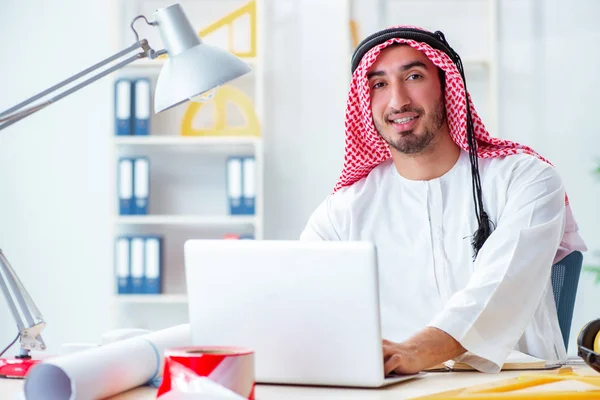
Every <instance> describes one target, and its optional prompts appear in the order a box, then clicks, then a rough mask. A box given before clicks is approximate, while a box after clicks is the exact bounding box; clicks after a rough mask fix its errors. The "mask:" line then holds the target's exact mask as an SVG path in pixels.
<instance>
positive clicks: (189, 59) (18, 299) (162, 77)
mask: <svg viewBox="0 0 600 400" xmlns="http://www.w3.org/2000/svg"><path fill="white" fill-rule="evenodd" d="M153 17H154V20H152V21H148V20H147V19H146V17H144V16H143V15H138V16H137V17H135V18H134V19H133V21H132V22H131V24H130V27H131V29H132V30H133V33H134V34H135V39H136V41H135V43H134V44H133V45H131V46H130V47H128V48H126V49H124V50H122V51H120V52H118V53H116V54H114V55H113V56H111V57H109V58H107V59H105V60H103V61H101V62H99V63H97V64H95V65H93V66H91V67H90V68H87V69H85V70H83V71H81V72H80V73H78V74H76V75H73V76H72V77H70V78H68V79H66V80H64V81H62V82H60V83H58V84H56V85H54V86H52V87H50V88H48V89H46V90H44V91H43V92H40V93H38V94H37V95H35V96H33V97H31V98H29V99H27V100H25V101H23V102H22V103H19V104H17V105H16V106H14V107H11V108H9V109H8V110H6V111H3V112H0V130H3V129H4V128H7V127H8V126H10V125H12V124H14V123H15V122H17V121H19V120H21V119H23V118H26V117H28V116H30V115H31V114H33V113H35V112H37V111H39V110H41V109H43V108H45V107H47V106H48V105H50V104H52V103H54V102H56V101H58V100H60V99H62V98H64V97H66V96H68V95H69V94H71V93H73V92H76V91H78V90H79V89H81V88H83V87H85V86H87V85H89V84H90V83H92V82H94V81H96V80H98V79H100V78H102V77H104V76H106V75H108V74H110V73H111V72H114V71H116V70H118V69H120V68H122V67H124V66H125V65H127V64H129V63H132V62H134V61H136V60H139V59H142V58H149V59H155V58H157V57H159V56H161V55H163V54H166V55H167V56H168V58H167V60H166V62H165V64H164V65H163V67H162V69H161V71H160V74H159V76H158V80H157V82H156V89H155V92H154V111H155V113H159V112H161V111H165V110H168V109H169V108H172V107H175V106H176V105H178V104H181V103H183V102H185V101H187V100H188V99H189V100H195V99H198V100H200V101H202V100H203V99H206V98H210V97H207V93H211V92H212V91H213V90H214V89H216V88H217V87H218V86H220V85H222V84H224V83H226V82H229V81H231V80H233V79H235V78H238V77H240V76H242V75H244V74H246V73H248V72H250V67H249V66H248V64H246V63H245V62H243V61H242V60H241V59H239V58H238V57H236V56H235V55H233V54H231V53H230V52H228V51H226V50H223V49H220V48H218V47H214V46H210V45H207V44H206V43H203V42H202V40H201V39H200V37H199V36H198V35H197V34H196V32H195V31H194V29H193V28H192V25H191V24H190V22H189V20H188V19H187V17H186V15H185V13H184V11H183V9H182V8H181V6H180V5H179V4H174V5H171V6H169V7H165V8H161V9H159V10H157V11H156V12H155V13H154V14H153ZM138 19H143V20H144V21H146V23H147V24H148V25H150V26H155V27H157V28H158V30H159V32H160V36H161V39H162V42H163V44H164V46H165V49H163V50H159V51H155V50H154V49H152V48H151V47H150V45H149V44H148V41H147V40H146V39H142V40H140V39H139V36H138V33H137V31H136V30H135V29H134V27H133V25H134V23H135V21H136V20H138ZM137 49H141V50H142V51H141V52H137V53H136V54H134V55H132V56H130V57H129V58H126V59H124V60H122V61H119V62H118V63H117V64H114V65H112V66H110V67H108V68H106V69H104V70H102V71H101V72H97V73H96V74H95V75H93V76H91V77H89V78H88V79H86V80H85V81H83V82H81V83H78V84H76V85H75V86H73V87H71V88H69V89H67V90H65V91H64V92H62V93H59V94H57V95H53V96H52V97H51V98H50V99H48V100H45V101H40V102H39V103H38V104H36V105H33V106H29V105H30V104H31V103H33V102H35V101H37V100H39V99H42V98H43V97H45V96H48V95H50V94H51V93H53V92H55V91H56V90H57V89H60V88H62V87H64V86H66V85H68V84H69V83H72V82H74V81H76V80H78V79H80V78H82V77H85V76H87V75H88V74H90V73H91V72H93V71H96V70H97V69H99V68H100V67H103V66H105V65H107V64H108V63H111V62H113V61H115V60H118V59H120V58H122V57H124V56H126V55H128V54H129V53H131V52H132V51H134V50H137ZM26 106H29V107H28V108H24V107H26ZM0 288H2V293H3V294H4V297H5V298H6V300H7V302H8V306H9V308H10V311H11V313H12V315H13V317H14V319H15V321H16V323H17V328H18V335H17V337H16V338H15V340H14V341H13V342H12V343H11V344H10V345H9V346H8V347H7V348H6V349H4V351H2V353H0V357H2V355H3V354H4V352H6V351H7V350H8V349H9V348H10V347H11V346H12V345H13V344H14V343H15V342H16V341H17V340H18V339H19V338H20V339H21V340H20V342H21V343H20V344H21V347H20V350H19V353H18V354H17V356H16V357H15V358H13V359H2V358H0V376H3V377H10V378H23V377H24V376H25V375H26V374H27V372H28V370H29V369H30V368H31V367H32V366H33V365H34V364H35V363H37V362H39V360H33V359H32V358H31V355H30V351H31V350H44V349H45V348H46V346H45V344H44V341H43V340H42V336H41V334H40V333H41V331H42V330H43V329H44V327H45V326H46V322H45V321H44V318H43V317H42V314H41V313H40V311H39V310H38V308H37V307H36V305H35V303H34V302H33V300H32V299H31V297H30V296H29V294H28V293H27V291H26V290H25V287H24V286H23V284H22V283H21V281H20V280H19V278H18V277H17V274H16V273H15V271H14V270H13V268H12V267H11V265H10V263H9V262H8V260H7V259H6V257H5V256H4V254H3V253H2V251H1V250H0Z"/></svg>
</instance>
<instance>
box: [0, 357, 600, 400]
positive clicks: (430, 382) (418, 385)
mask: <svg viewBox="0 0 600 400" xmlns="http://www.w3.org/2000/svg"><path fill="white" fill-rule="evenodd" d="M572 368H573V370H575V371H577V372H580V373H590V372H592V371H593V370H592V369H591V368H589V367H588V366H580V365H577V366H573V367H572ZM520 373H521V372H520V371H513V372H501V373H499V374H494V375H491V374H482V373H479V372H431V373H429V374H427V375H426V376H424V377H422V378H418V379H414V380H411V381H407V382H402V383H398V384H396V385H392V386H389V387H386V388H382V389H344V388H324V387H303V386H280V385H257V386H256V400H281V399H285V400H300V399H303V400H304V399H311V400H321V399H323V400H325V399H327V400H329V399H334V400H335V399H340V400H341V399H344V400H401V399H407V398H411V397H417V396H425V395H428V394H433V393H437V392H442V391H445V390H452V389H458V388H462V387H465V386H471V385H478V384H483V383H488V382H494V381H499V380H503V379H510V378H514V377H516V376H519V374H520ZM21 390H23V381H22V380H11V379H2V380H0V399H2V400H4V399H7V400H14V399H15V397H16V395H17V394H18V393H19V392H20V391H21ZM111 399H112V400H134V399H135V400H140V399H142V400H143V399H156V389H151V388H148V387H141V388H137V389H134V390H130V391H128V392H125V393H122V394H120V395H118V396H115V397H112V398H111Z"/></svg>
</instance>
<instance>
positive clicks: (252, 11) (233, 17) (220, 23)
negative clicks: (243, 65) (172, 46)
mask: <svg viewBox="0 0 600 400" xmlns="http://www.w3.org/2000/svg"><path fill="white" fill-rule="evenodd" d="M244 22H248V24H247V25H248V26H246V24H244ZM221 29H227V32H226V33H227V50H229V51H230V52H231V53H233V54H235V55H236V56H238V57H241V58H245V57H248V58H249V57H256V1H254V0H251V1H249V2H248V3H246V4H245V5H243V6H242V7H240V8H237V9H235V10H233V11H232V12H230V13H229V14H227V15H225V16H224V17H223V18H220V19H218V20H216V21H215V22H213V23H211V24H210V25H208V26H206V27H204V28H202V29H201V30H200V31H199V32H198V35H199V36H200V38H201V39H202V40H204V39H206V37H207V36H210V35H211V34H215V33H216V32H218V31H220V30H221ZM246 29H247V32H239V31H240V30H246ZM236 32H238V36H236V35H235V33H236ZM236 38H238V40H239V39H242V38H243V39H248V38H249V43H244V45H242V47H244V48H242V49H240V48H239V47H240V44H239V43H236ZM159 58H162V59H166V58H167V54H163V55H161V56H159Z"/></svg>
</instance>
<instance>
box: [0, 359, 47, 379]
mask: <svg viewBox="0 0 600 400" xmlns="http://www.w3.org/2000/svg"><path fill="white" fill-rule="evenodd" d="M41 361H42V360H34V359H31V358H0V378H16V379H23V378H25V376H26V375H27V372H29V369H30V368H31V367H33V366H34V365H35V364H37V363H39V362H41Z"/></svg>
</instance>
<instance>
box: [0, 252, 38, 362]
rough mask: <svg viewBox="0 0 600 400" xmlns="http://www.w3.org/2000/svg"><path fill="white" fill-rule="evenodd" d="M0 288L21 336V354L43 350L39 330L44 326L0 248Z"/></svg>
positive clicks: (25, 354) (36, 309)
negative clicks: (33, 350)
mask: <svg viewBox="0 0 600 400" xmlns="http://www.w3.org/2000/svg"><path fill="white" fill-rule="evenodd" d="M0 288H1V289H2V292H3V293H4V297H5V298H6V301H7V303H8V307H9V308H10V311H11V313H12V314H13V317H14V319H15V321H16V323H17V328H18V330H19V336H20V337H21V349H22V350H21V356H27V355H28V353H29V350H32V349H40V350H44V349H45V348H46V345H45V344H44V341H43V340H42V336H41V335H40V332H41V331H42V329H44V327H45V326H46V323H45V322H44V317H43V316H42V314H41V313H40V310H39V309H38V308H37V306H36V305H35V303H34V302H33V300H32V299H31V297H30V296H29V293H28V292H27V290H26V289H25V287H24V286H23V284H22V283H21V281H20V280H19V277H18V276H17V274H16V273H15V271H14V270H13V268H12V267H11V265H10V263H9V262H8V260H7V259H6V257H5V256H4V253H3V252H2V250H0Z"/></svg>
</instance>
